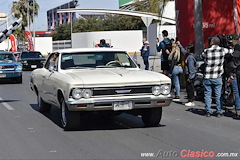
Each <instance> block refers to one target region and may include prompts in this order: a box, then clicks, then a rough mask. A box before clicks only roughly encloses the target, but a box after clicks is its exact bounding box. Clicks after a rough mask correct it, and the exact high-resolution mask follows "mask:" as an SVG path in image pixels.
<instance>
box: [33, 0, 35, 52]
mask: <svg viewBox="0 0 240 160" xmlns="http://www.w3.org/2000/svg"><path fill="white" fill-rule="evenodd" d="M35 2H36V1H35V0H33V50H34V51H35V13H34V12H35Z"/></svg>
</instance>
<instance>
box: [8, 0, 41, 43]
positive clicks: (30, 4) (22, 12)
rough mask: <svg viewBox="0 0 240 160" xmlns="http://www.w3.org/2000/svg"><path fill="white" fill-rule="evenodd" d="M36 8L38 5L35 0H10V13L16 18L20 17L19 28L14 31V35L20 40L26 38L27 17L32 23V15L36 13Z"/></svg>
mask: <svg viewBox="0 0 240 160" xmlns="http://www.w3.org/2000/svg"><path fill="white" fill-rule="evenodd" d="M28 9H29V10H28ZM38 10H39V5H38V4H37V3H36V0H19V1H13V2H12V8H11V13H12V15H13V17H15V18H17V19H19V18H22V24H21V28H18V29H17V30H16V32H15V35H17V36H18V37H19V39H20V41H21V42H24V41H25V40H26V37H25V27H26V26H28V17H29V19H30V22H29V24H31V23H33V19H34V16H37V15H38ZM28 13H29V16H28Z"/></svg>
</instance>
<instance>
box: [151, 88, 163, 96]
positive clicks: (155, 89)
mask: <svg viewBox="0 0 240 160" xmlns="http://www.w3.org/2000/svg"><path fill="white" fill-rule="evenodd" d="M152 94H153V95H154V96H159V95H160V94H161V88H160V86H154V87H152Z"/></svg>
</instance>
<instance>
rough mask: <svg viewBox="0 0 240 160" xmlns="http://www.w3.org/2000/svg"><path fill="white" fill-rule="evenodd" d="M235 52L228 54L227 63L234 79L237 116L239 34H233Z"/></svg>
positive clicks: (239, 113) (238, 112)
mask: <svg viewBox="0 0 240 160" xmlns="http://www.w3.org/2000/svg"><path fill="white" fill-rule="evenodd" d="M232 38H233V40H232V43H233V46H234V52H233V53H232V54H228V59H229V62H228V63H227V65H226V66H227V73H228V76H229V79H231V80H232V83H231V85H232V89H233V93H234V97H235V111H234V110H232V112H235V113H236V115H237V116H240V96H239V82H240V43H239V36H238V35H233V37H232Z"/></svg>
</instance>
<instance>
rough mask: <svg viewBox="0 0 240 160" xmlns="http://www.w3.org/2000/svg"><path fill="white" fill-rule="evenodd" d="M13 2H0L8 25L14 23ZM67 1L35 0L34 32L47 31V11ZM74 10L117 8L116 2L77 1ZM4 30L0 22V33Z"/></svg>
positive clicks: (1, 0) (8, 0)
mask: <svg viewBox="0 0 240 160" xmlns="http://www.w3.org/2000/svg"><path fill="white" fill-rule="evenodd" d="M13 1H17V0H0V12H1V13H7V14H8V15H10V16H9V24H11V23H13V22H14V19H13V18H12V16H11V13H10V10H11V7H12V2H13ZM69 1H71V0H36V2H37V3H38V5H39V6H40V9H39V11H38V17H37V18H36V20H35V30H36V31H45V30H47V11H48V10H49V9H52V8H55V7H57V6H59V5H62V4H65V3H67V2H69ZM76 8H104V9H118V8H119V6H118V0H78V6H77V7H76ZM4 29H6V24H5V22H3V21H0V31H3V30H4Z"/></svg>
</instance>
